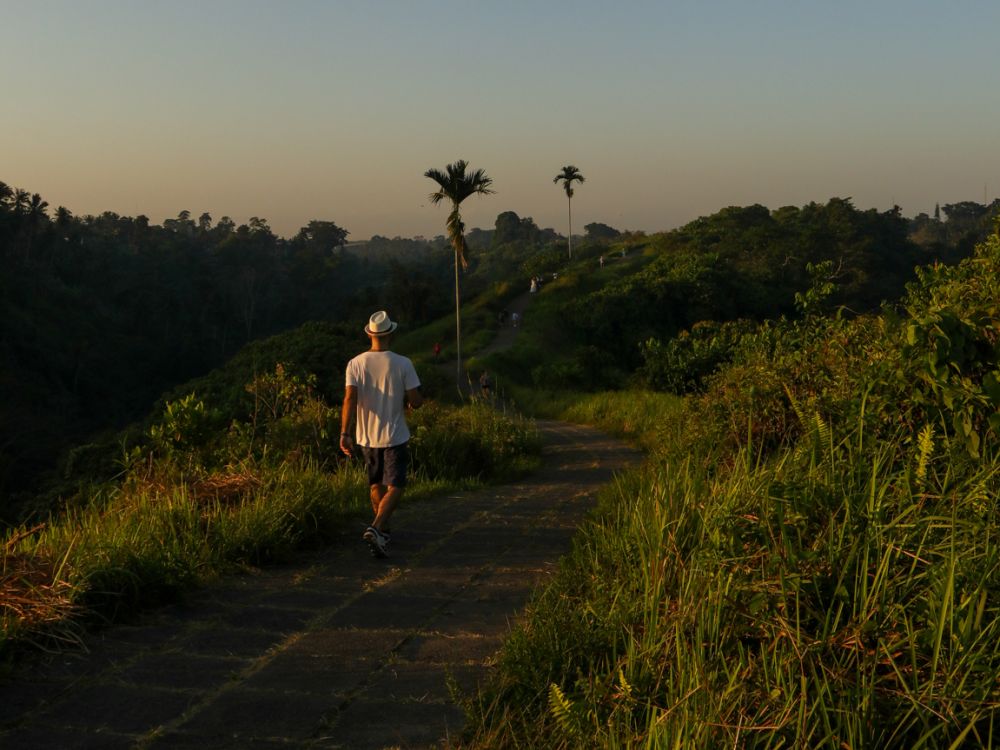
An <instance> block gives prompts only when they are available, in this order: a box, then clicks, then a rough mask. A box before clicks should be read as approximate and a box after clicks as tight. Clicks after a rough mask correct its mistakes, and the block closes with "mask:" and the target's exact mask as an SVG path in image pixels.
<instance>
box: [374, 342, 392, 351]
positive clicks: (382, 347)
mask: <svg viewBox="0 0 1000 750" xmlns="http://www.w3.org/2000/svg"><path fill="white" fill-rule="evenodd" d="M371 351H373V352H387V351H389V342H388V341H381V340H379V339H372V348H371Z"/></svg>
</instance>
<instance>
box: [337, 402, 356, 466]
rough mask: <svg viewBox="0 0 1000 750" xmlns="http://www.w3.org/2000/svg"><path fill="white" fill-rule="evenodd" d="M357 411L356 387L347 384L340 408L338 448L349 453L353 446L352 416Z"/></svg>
mask: <svg viewBox="0 0 1000 750" xmlns="http://www.w3.org/2000/svg"><path fill="white" fill-rule="evenodd" d="M357 411H358V387H357V386H356V385H349V386H347V388H346V389H345V390H344V404H343V406H341V408H340V450H341V451H343V452H344V453H345V454H346V455H348V456H350V455H351V449H352V448H354V418H355V416H356V414H357Z"/></svg>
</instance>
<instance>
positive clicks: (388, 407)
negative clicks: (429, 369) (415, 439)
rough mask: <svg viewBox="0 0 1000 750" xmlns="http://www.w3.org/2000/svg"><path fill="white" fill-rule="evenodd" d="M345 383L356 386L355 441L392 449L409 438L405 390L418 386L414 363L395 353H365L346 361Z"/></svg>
mask: <svg viewBox="0 0 1000 750" xmlns="http://www.w3.org/2000/svg"><path fill="white" fill-rule="evenodd" d="M347 385H353V386H355V387H356V388H357V389H358V413H357V426H356V427H355V429H354V435H355V437H354V441H355V442H356V443H357V444H358V445H363V446H365V447H367V448H391V447H392V446H394V445H402V444H403V443H405V442H406V441H407V440H409V439H410V429H409V427H407V426H406V411H405V408H404V399H405V397H406V392H407V391H411V390H413V389H414V388H419V387H420V379H419V378H417V371H416V370H415V369H413V363H412V362H411V361H410V360H409V359H408V358H407V357H404V356H403V355H401V354H396V353H395V352H364V353H362V354H359V355H358V356H357V357H355V358H354V359H352V360H351V361H350V362H348V363H347Z"/></svg>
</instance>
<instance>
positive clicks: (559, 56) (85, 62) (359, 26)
mask: <svg viewBox="0 0 1000 750" xmlns="http://www.w3.org/2000/svg"><path fill="white" fill-rule="evenodd" d="M0 18H2V19H3V21H2V23H0V50H2V51H3V60H4V65H3V67H4V76H3V80H4V83H3V87H2V93H0V96H2V104H0V180H2V181H4V182H7V183H8V184H10V185H13V186H16V187H20V188H24V189H27V190H30V191H32V192H39V193H41V194H42V195H43V197H44V198H45V199H46V200H48V201H49V202H50V203H51V204H52V206H53V208H54V207H55V206H57V205H65V206H67V207H68V208H70V209H71V210H72V211H73V212H74V213H76V214H86V213H99V212H101V211H105V210H111V211H115V212H117V213H121V214H127V215H136V214H140V213H142V214H146V215H147V216H149V217H150V219H151V220H152V221H154V222H156V223H160V222H162V221H163V219H164V218H168V217H173V216H176V215H177V213H178V212H179V211H181V210H184V209H187V210H189V211H191V212H192V214H194V215H195V216H198V215H199V214H200V213H202V212H203V211H208V212H209V213H211V214H212V216H213V217H214V218H215V219H216V220H217V219H219V218H220V217H221V216H223V215H229V216H231V217H232V218H233V219H234V220H236V221H237V222H238V223H242V222H245V221H246V220H247V219H248V218H249V217H250V216H254V215H256V216H260V217H264V218H266V219H268V220H269V221H270V223H271V226H272V228H273V229H274V230H275V231H276V232H278V233H279V234H282V235H285V236H289V235H291V234H294V233H295V231H297V229H298V228H299V227H300V226H302V225H304V224H305V223H306V222H308V221H309V220H310V219H324V220H331V221H335V222H337V224H339V225H340V226H342V227H344V228H346V229H348V230H349V231H350V232H351V239H364V238H367V237H369V236H371V235H372V234H381V235H388V236H395V235H403V236H412V235H421V234H422V235H425V236H432V235H436V234H442V233H443V232H444V222H445V216H446V213H447V211H446V209H445V208H444V207H432V206H431V205H430V204H429V202H428V201H427V200H426V197H427V194H428V193H429V192H431V190H432V189H433V188H434V185H433V183H431V181H430V180H428V179H427V178H425V177H423V173H424V171H426V170H427V169H428V168H430V167H438V168H443V167H444V166H445V165H446V164H447V163H449V162H452V161H455V160H456V159H465V160H467V161H468V162H469V163H470V165H471V166H472V167H473V168H480V167H481V168H483V169H485V170H486V171H487V173H488V174H489V175H490V176H491V177H493V179H494V181H495V188H496V190H497V194H496V195H494V196H489V197H486V198H480V197H475V198H471V199H469V200H468V201H466V203H465V204H464V206H463V215H464V216H465V219H466V224H467V226H469V227H473V226H480V227H485V228H488V227H492V225H493V221H494V219H495V218H496V215H497V214H498V213H500V212H501V211H506V210H512V211H516V212H517V213H518V214H519V215H521V216H531V217H533V218H534V219H535V221H536V222H537V223H538V224H539V225H540V226H542V227H554V228H556V229H557V230H559V231H561V232H563V233H565V231H566V198H565V194H564V193H563V192H562V191H561V189H560V188H559V187H557V186H556V185H554V184H553V183H552V178H553V177H554V176H555V175H556V174H557V173H558V172H559V170H560V168H561V167H562V166H563V165H567V164H573V165H575V166H577V167H579V169H580V170H581V171H582V172H583V174H584V175H585V176H586V178H587V181H586V182H585V183H584V184H583V185H581V186H579V187H578V188H577V190H576V195H575V197H574V199H573V216H574V229H576V230H578V231H580V230H582V227H583V225H584V224H587V223H589V222H592V221H601V222H604V223H607V224H610V225H612V226H614V227H616V228H619V229H643V230H647V231H657V230H662V229H670V228H672V227H675V226H678V225H679V224H682V223H685V222H687V221H689V220H691V219H693V218H695V217H697V216H699V215H702V214H706V213H711V212H714V211H716V210H718V209H719V208H721V207H723V206H727V205H746V204H751V203H763V204H764V205H767V206H769V207H771V208H777V207H779V206H782V205H789V204H795V205H801V204H803V203H807V202H809V201H813V200H815V201H825V200H827V199H828V198H830V197H831V196H839V197H853V199H854V202H855V205H857V206H858V207H859V208H870V207H875V208H879V209H881V210H884V209H887V208H889V207H890V206H891V205H892V203H893V202H895V203H897V204H899V205H900V206H901V207H902V209H903V212H904V213H905V214H907V215H914V214H916V213H918V212H920V211H926V212H928V213H930V212H932V211H933V209H934V204H935V203H937V202H940V203H950V202H955V201H960V200H976V201H982V200H983V196H984V186H985V188H986V190H987V194H988V196H989V199H990V200H992V199H993V198H995V197H996V196H997V195H1000V148H998V146H1000V144H998V134H1000V89H998V87H997V79H996V76H997V73H998V71H1000V44H998V43H997V35H998V32H1000V3H998V2H996V0H990V1H987V0H951V1H950V2H942V0H935V1H934V2H925V1H924V0H905V1H904V0H866V1H865V2H858V1H856V0H840V1H839V2H829V0H818V1H817V0H781V1H779V0H755V1H754V2H749V0H726V1H722V0H701V1H699V0H690V1H688V0H684V1H683V2H675V1H668V0H661V1H659V2H655V1H653V0H635V1H629V0H618V2H611V1H610V0H557V1H548V0H495V1H492V2H486V1H485V0H480V1H477V0H423V1H422V2H415V1H414V0H359V1H355V0H329V1H328V2H319V1H318V0H286V1H284V2H278V1H277V0H274V1H273V2H272V1H270V0H269V1H266V2H265V1H262V0H244V1H239V2H237V1H236V0H198V1H197V2H195V1H192V0H170V1H169V2H167V1H163V2H160V1H157V2H152V1H151V0H118V1H114V2H112V1H110V0H46V2H37V3H31V2H24V0H18V1H17V2H14V1H13V0H0Z"/></svg>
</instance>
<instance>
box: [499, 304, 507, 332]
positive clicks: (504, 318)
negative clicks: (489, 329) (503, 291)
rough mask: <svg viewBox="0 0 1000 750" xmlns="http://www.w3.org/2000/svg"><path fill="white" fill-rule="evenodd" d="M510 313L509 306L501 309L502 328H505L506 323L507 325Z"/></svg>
mask: <svg viewBox="0 0 1000 750" xmlns="http://www.w3.org/2000/svg"><path fill="white" fill-rule="evenodd" d="M508 315H509V313H508V312H507V308H506V307H505V308H504V309H503V310H501V311H500V327H501V328H503V327H504V326H505V325H507V316H508Z"/></svg>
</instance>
